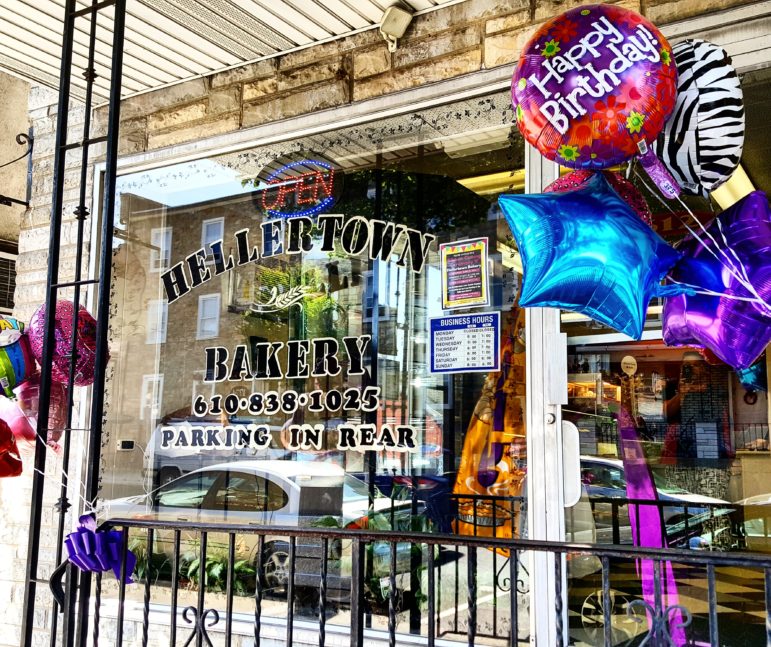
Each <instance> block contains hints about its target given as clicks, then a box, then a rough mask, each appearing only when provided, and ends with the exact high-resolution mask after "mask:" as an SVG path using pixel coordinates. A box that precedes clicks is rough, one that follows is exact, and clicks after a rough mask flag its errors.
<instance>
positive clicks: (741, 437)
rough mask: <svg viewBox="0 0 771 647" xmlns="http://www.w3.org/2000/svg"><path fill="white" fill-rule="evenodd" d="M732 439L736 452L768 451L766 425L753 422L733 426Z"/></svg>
mask: <svg viewBox="0 0 771 647" xmlns="http://www.w3.org/2000/svg"><path fill="white" fill-rule="evenodd" d="M732 430H733V438H734V443H735V445H736V449H737V450H739V449H740V450H743V451H755V452H757V451H768V450H769V449H771V447H769V444H768V423H765V422H753V423H747V424H741V425H734V426H733V428H732Z"/></svg>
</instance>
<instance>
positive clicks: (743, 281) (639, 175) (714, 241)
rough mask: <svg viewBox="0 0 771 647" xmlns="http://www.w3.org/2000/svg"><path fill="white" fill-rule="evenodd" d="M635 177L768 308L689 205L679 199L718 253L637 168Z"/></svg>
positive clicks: (743, 269) (743, 270) (742, 267)
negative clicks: (650, 184)
mask: <svg viewBox="0 0 771 647" xmlns="http://www.w3.org/2000/svg"><path fill="white" fill-rule="evenodd" d="M635 176H637V178H638V179H639V180H640V182H641V183H642V184H643V185H644V186H645V188H646V189H648V192H649V193H651V194H652V195H654V196H656V199H657V200H659V202H661V203H662V204H663V205H664V206H665V207H666V208H667V209H668V210H669V211H670V212H671V213H672V215H673V216H674V217H675V218H677V220H678V221H679V222H680V224H681V225H683V227H685V228H686V230H687V231H688V233H689V234H691V236H693V237H694V239H695V240H697V241H698V242H699V243H700V244H701V246H702V247H703V248H704V249H705V250H707V252H709V253H710V254H712V256H713V257H714V258H715V259H716V260H717V262H718V263H720V265H721V266H722V267H724V268H725V269H726V270H727V271H728V272H729V273H730V274H731V276H733V277H734V278H735V279H736V280H737V281H738V282H739V284H740V285H741V286H743V287H744V288H745V289H746V290H747V291H748V292H750V293H751V294H752V295H753V296H755V297H756V298H757V299H758V301H759V302H760V303H763V304H765V305H766V306H768V303H766V302H765V301H764V300H763V299H762V298H761V296H760V295H759V294H758V293H757V291H756V290H755V288H754V287H753V286H752V284H751V283H750V282H749V278H744V277H742V276H740V275H739V274H738V273H737V272H738V270H737V269H736V267H735V266H734V263H733V261H732V259H731V258H730V257H729V256H727V255H725V252H724V250H722V249H721V248H720V246H719V245H718V244H717V241H716V240H715V239H714V238H713V237H712V235H711V234H710V233H709V232H708V231H707V230H706V229H705V228H704V225H702V223H701V222H700V221H699V219H698V218H696V216H694V214H693V213H692V212H691V210H690V209H689V208H688V205H686V204H685V203H684V202H683V201H682V200H681V199H680V198H679V197H678V198H677V200H678V202H680V204H681V205H682V206H683V207H684V208H685V210H686V211H687V212H688V214H689V215H690V216H691V218H693V220H695V221H696V222H697V223H698V225H699V227H700V228H701V229H702V230H704V231H705V232H706V234H707V236H708V237H709V238H710V239H711V240H712V242H713V243H714V244H715V250H717V251H715V250H713V249H712V248H711V247H710V246H709V245H708V244H707V243H706V242H704V241H703V240H702V239H701V238H700V237H699V235H698V234H697V233H696V231H694V229H693V228H692V227H691V226H690V225H689V224H688V223H687V222H686V221H685V219H684V218H683V217H682V216H681V215H680V214H679V213H677V212H676V211H675V210H674V209H672V207H671V206H670V205H669V204H667V203H666V202H665V201H664V200H663V199H662V198H661V197H660V196H659V194H658V192H657V191H654V190H653V189H651V187H650V186H649V185H648V183H647V182H646V181H645V179H644V178H643V177H642V175H641V174H640V173H639V172H638V171H637V169H636V168H635ZM721 231H722V230H721ZM726 246H727V243H726ZM731 251H732V252H733V250H731ZM717 252H720V254H721V255H722V256H723V257H724V258H725V260H726V261H727V264H726V263H724V262H723V260H721V258H720V256H719V255H718V253H717ZM737 260H738V259H737ZM739 266H740V267H741V269H742V272H743V274H745V276H746V270H745V268H744V266H743V265H742V263H741V262H739Z"/></svg>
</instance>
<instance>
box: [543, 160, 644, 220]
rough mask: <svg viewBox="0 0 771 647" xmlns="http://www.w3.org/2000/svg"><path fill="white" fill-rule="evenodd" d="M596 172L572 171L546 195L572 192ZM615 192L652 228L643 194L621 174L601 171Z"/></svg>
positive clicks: (549, 187) (553, 184)
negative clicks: (557, 192) (556, 192)
mask: <svg viewBox="0 0 771 647" xmlns="http://www.w3.org/2000/svg"><path fill="white" fill-rule="evenodd" d="M594 173H595V171H587V170H584V169H582V170H578V171H572V172H570V173H568V174H566V175H563V176H562V177H558V178H557V179H556V180H554V182H552V183H551V184H550V185H549V186H547V187H546V188H545V189H544V193H553V192H555V191H570V190H571V189H577V188H579V187H582V186H584V184H586V183H587V182H588V181H589V180H590V179H591V178H592V176H593V175H594ZM601 173H602V174H603V175H604V176H605V179H606V180H607V181H608V183H609V184H610V186H612V187H613V190H614V191H615V192H616V193H618V194H619V195H620V196H621V198H622V199H623V200H624V201H625V202H626V203H627V204H628V205H629V206H630V207H632V209H633V210H634V212H635V213H636V214H637V215H638V216H640V220H642V221H643V222H644V223H645V224H646V225H648V226H650V227H652V226H653V220H652V214H651V210H650V207H649V206H648V203H647V202H646V201H645V198H644V197H643V194H642V193H640V192H639V191H638V190H637V187H635V185H634V184H632V183H631V182H630V181H629V180H627V179H626V178H625V177H624V176H623V175H621V173H616V172H614V171H601Z"/></svg>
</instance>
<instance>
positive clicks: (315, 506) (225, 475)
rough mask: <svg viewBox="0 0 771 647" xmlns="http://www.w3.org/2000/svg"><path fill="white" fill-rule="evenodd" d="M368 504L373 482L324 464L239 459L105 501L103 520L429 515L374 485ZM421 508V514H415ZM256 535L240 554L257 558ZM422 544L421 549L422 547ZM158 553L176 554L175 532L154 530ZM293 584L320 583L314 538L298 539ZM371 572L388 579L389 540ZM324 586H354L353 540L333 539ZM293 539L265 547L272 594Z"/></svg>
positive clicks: (402, 526) (406, 554) (404, 550)
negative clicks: (147, 491)
mask: <svg viewBox="0 0 771 647" xmlns="http://www.w3.org/2000/svg"><path fill="white" fill-rule="evenodd" d="M372 494H373V495H374V497H373V499H372V505H371V506H370V491H369V486H368V485H366V484H365V483H363V482H362V481H360V480H358V479H356V478H354V477H353V476H351V475H348V474H346V473H345V471H344V470H343V469H342V468H341V467H339V466H337V465H330V464H326V463H314V462H301V461H282V460H256V461H250V460H242V461H237V462H230V463H221V464H218V465H212V466H209V467H204V468H202V469H199V470H195V471H194V472H191V473H189V474H186V475H185V476H182V477H181V478H178V479H176V480H174V481H172V482H170V483H167V484H166V485H164V486H162V487H160V488H159V489H157V490H156V491H155V492H152V493H150V494H146V495H138V496H130V497H125V498H122V499H114V500H111V501H106V502H104V504H103V506H102V509H101V514H100V516H102V517H103V518H105V519H152V520H157V521H169V522H173V521H187V522H192V523H200V524H228V525H239V526H289V527H298V526H303V527H319V526H323V527H327V528H329V527H338V528H373V529H377V530H389V529H391V530H405V531H406V530H411V529H416V522H418V523H421V522H422V521H423V520H424V516H423V505H422V504H420V505H419V507H418V509H417V510H414V509H412V505H414V504H412V503H411V502H410V501H399V500H393V499H390V498H388V497H385V496H383V495H382V494H381V493H380V492H379V491H378V490H377V489H376V488H375V489H374V491H373V492H372ZM415 513H417V514H415ZM197 541H198V540H197V535H196V533H193V532H191V533H187V536H185V535H183V537H182V542H183V550H184V545H185V544H187V545H195V543H196V542H197ZM258 545H259V544H258V535H256V534H239V535H238V544H237V553H238V555H237V559H248V560H249V561H250V563H252V564H255V565H256V564H257V563H258V559H257V558H258V552H259V549H258ZM227 548H228V535H227V534H226V533H216V532H211V533H209V536H208V551H209V554H211V553H213V552H215V551H227ZM412 550H413V548H412V546H411V545H410V544H407V543H399V544H398V545H397V565H396V570H397V574H400V573H409V572H410V564H411V561H412ZM418 550H420V547H418ZM153 552H154V553H157V552H162V553H166V554H167V555H169V556H171V555H172V553H173V541H172V538H171V533H170V532H165V531H162V530H159V531H158V532H156V545H155V546H154V548H153ZM296 555H297V561H296V566H295V568H296V570H295V585H296V586H299V587H303V586H305V587H317V586H318V578H319V575H318V574H319V572H320V560H321V550H320V546H319V543H318V542H317V541H315V540H312V539H298V541H297V549H296ZM370 555H371V556H372V565H373V575H374V577H375V578H379V579H380V580H381V585H385V583H386V581H387V579H388V575H389V562H390V560H389V545H388V544H387V543H384V542H377V543H375V544H373V545H372V546H371V548H370ZM329 557H330V562H329V566H328V573H329V576H328V579H327V587H328V589H329V590H330V595H334V590H336V589H337V590H339V591H340V592H341V593H342V592H344V591H346V590H349V588H350V583H349V578H350V567H351V564H350V561H351V551H350V542H331V544H330V555H329ZM288 561H289V544H288V542H287V539H286V538H285V537H278V536H271V535H267V536H266V537H265V541H264V546H263V552H262V565H263V568H262V572H261V578H262V581H263V583H264V585H265V586H266V587H267V588H269V589H271V590H273V591H274V592H279V593H281V592H285V591H286V586H287V582H288V577H289V564H288Z"/></svg>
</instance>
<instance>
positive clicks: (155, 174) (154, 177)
mask: <svg viewBox="0 0 771 647" xmlns="http://www.w3.org/2000/svg"><path fill="white" fill-rule="evenodd" d="M241 179H242V178H241V175H240V173H239V172H238V171H235V170H233V169H230V168H227V167H225V166H222V165H221V164H218V163H217V162H214V161H212V160H208V159H205V160H197V161H195V162H187V163H185V164H175V165H174V166H169V167H164V168H160V169H153V170H150V171H144V172H142V173H132V174H131V175H124V176H121V177H119V178H118V180H117V191H118V193H131V194H133V195H137V196H141V197H143V198H146V199H148V200H153V201H154V202H158V203H160V204H164V205H166V206H168V207H179V206H182V205H186V204H195V203H197V202H205V201H207V200H214V199H218V198H225V197H228V196H232V195H239V194H242V193H250V192H251V191H253V190H254V188H253V186H252V185H251V184H247V185H246V186H242V185H241Z"/></svg>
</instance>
